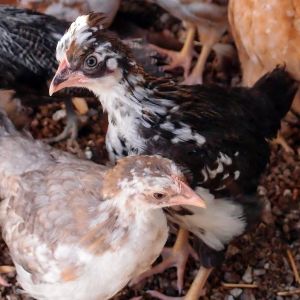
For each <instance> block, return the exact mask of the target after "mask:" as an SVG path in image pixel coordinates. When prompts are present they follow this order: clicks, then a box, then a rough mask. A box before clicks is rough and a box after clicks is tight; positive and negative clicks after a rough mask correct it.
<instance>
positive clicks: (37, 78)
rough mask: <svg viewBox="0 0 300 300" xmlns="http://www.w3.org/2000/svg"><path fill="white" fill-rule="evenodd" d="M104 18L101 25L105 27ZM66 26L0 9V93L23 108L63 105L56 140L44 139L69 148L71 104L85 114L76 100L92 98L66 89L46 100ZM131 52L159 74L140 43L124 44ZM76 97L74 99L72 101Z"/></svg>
mask: <svg viewBox="0 0 300 300" xmlns="http://www.w3.org/2000/svg"><path fill="white" fill-rule="evenodd" d="M107 22H108V20H107V16H106V15H105V24H106V26H107V25H108V23H107ZM69 25H70V23H68V22H65V21H62V20H58V19H56V18H55V17H53V16H49V15H45V14H42V13H38V12H34V11H31V10H27V9H18V8H14V7H10V6H4V5H2V6H0V38H1V43H0V89H5V90H14V91H15V97H16V98H19V99H21V101H22V103H23V104H24V105H25V106H36V105H40V104H41V103H47V102H53V101H64V102H65V106H66V111H67V124H66V127H65V129H64V131H63V132H62V133H61V134H59V135H58V136H57V137H53V138H49V139H47V141H48V142H58V141H60V140H63V139H66V138H70V139H69V145H70V146H71V147H72V148H73V146H74V145H76V144H77V143H76V138H77V135H78V117H77V115H76V113H75V111H74V109H73V105H72V101H71V99H72V97H73V103H74V104H75V105H77V106H76V107H79V111H83V112H84V111H86V108H85V102H84V101H83V99H81V98H78V97H93V98H94V96H93V95H92V93H90V92H89V91H87V90H86V89H74V88H73V89H68V90H66V91H62V92H60V93H58V94H56V95H55V97H54V98H53V97H52V98H50V97H49V94H48V89H49V82H50V80H51V78H52V77H53V75H54V73H55V70H56V69H57V66H58V64H57V60H56V58H55V49H56V45H57V42H58V41H59V39H60V38H61V37H62V36H63V34H64V32H65V31H66V30H67V28H68V27H69ZM126 43H128V45H129V47H130V48H132V49H133V52H134V54H135V57H136V59H138V61H139V62H140V63H142V64H143V65H144V67H145V68H146V69H147V70H148V71H149V72H150V73H153V74H160V71H159V68H158V67H157V66H156V61H155V58H154V57H153V58H152V59H150V58H151V57H152V56H154V55H155V53H154V51H153V50H151V49H150V48H149V47H148V46H147V44H146V43H143V42H142V41H140V40H128V41H126ZM75 97H76V98H75Z"/></svg>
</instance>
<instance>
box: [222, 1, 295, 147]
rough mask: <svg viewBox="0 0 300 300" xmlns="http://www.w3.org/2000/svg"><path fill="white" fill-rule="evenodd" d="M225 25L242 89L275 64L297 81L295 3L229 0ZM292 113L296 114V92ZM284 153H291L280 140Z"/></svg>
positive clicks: (281, 139) (250, 84)
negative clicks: (232, 43) (232, 42)
mask: <svg viewBox="0 0 300 300" xmlns="http://www.w3.org/2000/svg"><path fill="white" fill-rule="evenodd" d="M228 14H229V23H230V27H231V31H232V35H233V37H234V40H235V43H236V46H237V49H238V54H239V59H240V62H241V67H242V72H243V85H245V86H252V85H253V83H254V82H255V81H256V80H257V79H258V78H259V77H261V75H262V74H265V73H266V72H268V71H270V70H272V69H273V68H274V67H275V66H276V65H278V64H285V65H286V68H287V71H288V72H290V73H291V74H292V75H293V76H294V78H295V79H296V80H300V68H299V61H300V2H299V0H280V1H274V0H265V1H261V0H230V1H229V8H228ZM292 109H293V111H294V112H296V114H299V113H300V91H299V90H298V93H297V94H296V97H295V99H294V103H293V106H292ZM279 142H280V143H281V144H282V146H283V147H284V149H285V150H288V151H289V150H291V148H290V147H289V146H288V145H287V143H286V142H285V141H284V140H283V138H282V137H280V140H279Z"/></svg>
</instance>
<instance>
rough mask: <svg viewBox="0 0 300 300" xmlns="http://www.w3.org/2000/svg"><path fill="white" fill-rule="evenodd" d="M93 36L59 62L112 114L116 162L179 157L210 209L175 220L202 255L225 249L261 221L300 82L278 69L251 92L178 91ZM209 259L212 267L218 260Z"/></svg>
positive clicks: (110, 140)
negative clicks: (265, 188)
mask: <svg viewBox="0 0 300 300" xmlns="http://www.w3.org/2000/svg"><path fill="white" fill-rule="evenodd" d="M85 20H86V22H87V23H88V18H86V19H85ZM86 31H87V32H89V33H90V34H89V36H88V37H87V38H85V39H84V38H82V37H84V34H85V33H86ZM86 31H85V30H80V34H79V35H76V30H75V31H74V32H73V40H72V41H73V43H72V41H69V42H70V43H69V45H71V46H72V47H67V48H63V47H61V48H59V46H58V48H59V50H60V51H61V53H60V55H59V57H64V55H66V58H67V60H68V61H69V63H70V66H71V70H70V71H76V72H81V73H83V75H85V76H86V77H87V78H88V79H89V80H86V83H85V84H82V86H85V87H86V88H88V89H90V90H92V91H93V92H94V93H95V95H97V96H98V98H99V100H100V102H101V104H102V106H103V108H104V109H105V110H107V112H108V118H109V127H108V132H107V136H106V145H107V149H108V152H109V155H110V158H111V160H115V159H116V158H118V157H122V156H126V155H132V154H136V153H143V154H153V153H155V154H161V155H163V156H165V157H169V158H172V159H173V160H174V161H175V162H177V163H178V164H179V165H180V166H181V167H182V169H183V172H185V174H186V175H187V177H188V179H189V183H190V184H191V185H192V186H193V187H194V188H195V189H197V191H198V192H199V194H200V195H201V196H202V197H203V198H204V199H206V201H207V205H208V207H207V209H206V210H205V211H204V210H201V209H194V210H192V214H191V213H188V214H187V215H184V214H180V213H176V211H174V210H173V209H172V210H171V209H169V210H168V211H169V213H170V218H171V219H172V220H173V221H176V222H177V223H179V224H180V225H182V226H184V227H186V228H188V229H189V230H190V231H192V232H193V233H195V234H196V235H197V236H198V237H199V238H200V240H202V241H204V244H203V245H202V247H201V249H204V250H202V251H206V252H207V248H205V247H207V246H209V247H210V248H212V249H214V250H216V251H222V250H224V248H225V247H226V245H227V244H228V242H230V240H231V239H232V238H234V237H236V236H238V235H240V234H241V233H243V232H244V230H245V229H246V227H247V225H251V224H253V223H254V222H255V221H257V220H258V216H259V212H260V207H261V206H260V203H259V201H258V200H257V199H256V197H255V192H256V187H257V184H258V180H259V177H260V175H261V173H262V172H263V170H264V168H265V166H266V164H267V163H268V159H269V145H268V142H267V140H268V139H271V138H273V137H275V136H276V133H277V130H278V129H279V127H280V120H281V118H282V117H283V116H284V115H285V114H286V112H287V111H288V109H289V107H290V104H291V101H292V98H293V96H294V94H295V90H296V89H295V83H294V81H293V80H292V79H291V78H290V76H289V75H288V73H287V72H285V71H284V70H283V69H280V68H278V69H276V70H274V71H273V73H270V74H268V75H266V76H265V77H263V78H262V79H261V80H260V81H258V82H257V83H256V85H255V86H254V87H252V88H251V89H246V88H232V89H226V88H222V87H217V86H210V85H196V86H183V85H178V84H175V83H174V82H172V81H171V80H169V79H157V78H153V77H152V76H150V75H148V74H146V73H145V72H144V71H143V69H142V68H141V67H140V66H139V65H138V64H137V63H136V61H135V60H134V58H133V56H132V54H131V53H130V50H129V49H128V48H127V47H125V45H123V44H122V43H121V42H120V41H119V40H118V39H117V38H116V37H115V36H113V35H112V34H111V33H109V32H107V31H103V30H97V29H96V28H95V29H91V28H90V27H89V26H86ZM86 36H87V35H86ZM79 53H80V55H78V54H79ZM91 54H92V55H95V56H96V57H97V58H98V59H99V61H98V64H97V66H96V67H95V68H94V69H92V70H88V69H86V67H85V64H84V62H85V58H86V57H88V56H89V55H91ZM111 59H114V60H115V64H114V65H115V68H114V69H110V68H109V66H108V61H109V60H111ZM79 85H80V84H79ZM188 210H189V209H188V208H187V211H188ZM205 245H206V246H205ZM211 252H213V251H211ZM206 259H207V260H206V261H203V264H204V265H205V266H209V265H210V263H211V262H212V261H216V260H211V259H210V257H207V258H206Z"/></svg>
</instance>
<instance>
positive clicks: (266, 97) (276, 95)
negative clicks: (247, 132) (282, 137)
mask: <svg viewBox="0 0 300 300" xmlns="http://www.w3.org/2000/svg"><path fill="white" fill-rule="evenodd" d="M297 89H298V83H297V82H296V80H294V79H293V78H292V76H291V75H290V74H289V73H288V72H287V71H286V70H285V67H280V66H278V67H276V68H275V69H274V70H273V71H272V72H270V73H267V74H265V75H264V76H263V77H261V78H260V79H259V80H258V81H257V82H256V83H255V85H254V86H253V87H252V88H251V93H252V95H253V99H254V103H253V105H254V106H255V112H256V113H257V117H259V119H260V123H261V128H262V131H263V132H262V133H263V134H264V136H265V137H266V138H268V139H270V138H274V137H275V136H276V135H277V131H278V130H279V129H280V122H281V119H282V118H283V117H284V116H285V115H286V113H287V112H288V111H289V109H290V107H291V105H292V102H293V99H294V97H295V94H296V91H297Z"/></svg>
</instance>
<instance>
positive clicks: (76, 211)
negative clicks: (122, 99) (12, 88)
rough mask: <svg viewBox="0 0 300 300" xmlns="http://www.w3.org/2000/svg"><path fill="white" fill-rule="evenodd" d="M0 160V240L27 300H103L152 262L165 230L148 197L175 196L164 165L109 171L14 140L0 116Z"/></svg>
mask: <svg viewBox="0 0 300 300" xmlns="http://www.w3.org/2000/svg"><path fill="white" fill-rule="evenodd" d="M0 158H1V159H0V161H1V162H0V174H1V176H0V177H1V178H0V197H1V202H0V225H1V228H2V234H3V238H4V240H5V242H6V243H7V245H8V248H9V251H10V254H11V257H12V259H13V262H14V264H15V266H16V271H17V274H18V281H19V283H20V284H21V286H22V288H23V289H24V290H25V292H26V293H28V294H29V295H31V296H32V297H35V298H37V299H42V300H48V299H49V300H50V299H64V300H71V299H72V300H85V299H91V300H95V299H108V298H111V297H112V296H113V295H114V294H115V293H117V292H118V291H119V290H120V289H121V288H123V287H124V286H125V285H126V284H127V283H128V282H129V281H130V280H131V279H133V278H134V277H136V276H138V275H139V274H141V273H142V272H144V271H145V270H146V269H147V268H149V267H150V265H151V264H152V263H153V262H154V260H155V259H156V258H157V256H158V255H159V254H160V252H161V250H162V247H163V246H164V244H165V242H166V239H167V234H168V227H167V222H166V217H165V216H164V214H163V212H162V210H161V209H158V208H159V207H160V205H161V206H162V207H163V206H164V203H160V202H159V201H160V200H156V199H154V197H153V193H155V192H163V193H166V194H167V195H168V194H169V195H173V194H174V193H175V194H176V193H179V192H180V187H179V186H178V185H177V182H176V181H175V180H174V179H172V178H173V177H172V176H176V177H178V176H180V177H182V173H181V172H180V171H179V169H178V168H177V167H176V166H175V164H174V163H172V162H171V161H169V160H166V159H163V158H161V157H157V156H152V157H147V156H144V157H137V158H136V157H132V158H125V159H123V160H122V161H120V163H118V164H117V166H115V167H114V168H112V169H109V168H108V167H105V166H101V165H98V164H94V163H92V162H89V161H85V160H79V159H77V158H75V157H74V156H72V155H69V154H67V153H64V152H61V151H59V150H55V149H53V148H51V147H50V146H48V145H45V144H43V143H41V142H39V141H34V140H33V139H32V138H31V137H26V136H24V135H21V134H20V133H18V132H16V130H15V129H14V127H13V126H12V124H11V123H10V122H9V120H8V119H7V118H6V117H5V116H4V115H3V114H2V113H1V114H0ZM162 201H163V200H162ZM136 253H140V254H139V255H136Z"/></svg>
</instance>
